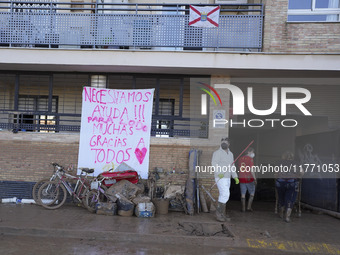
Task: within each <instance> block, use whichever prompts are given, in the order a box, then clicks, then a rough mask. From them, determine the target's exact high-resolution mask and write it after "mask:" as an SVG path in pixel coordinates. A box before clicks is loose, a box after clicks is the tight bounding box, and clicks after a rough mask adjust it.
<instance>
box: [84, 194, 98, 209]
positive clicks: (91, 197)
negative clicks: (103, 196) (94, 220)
mask: <svg viewBox="0 0 340 255" xmlns="http://www.w3.org/2000/svg"><path fill="white" fill-rule="evenodd" d="M99 193H100V192H99V191H98V190H91V191H90V192H88V193H87V194H86V197H85V203H84V205H85V207H86V209H87V210H89V211H90V212H91V213H95V212H96V204H97V203H98V202H99Z"/></svg>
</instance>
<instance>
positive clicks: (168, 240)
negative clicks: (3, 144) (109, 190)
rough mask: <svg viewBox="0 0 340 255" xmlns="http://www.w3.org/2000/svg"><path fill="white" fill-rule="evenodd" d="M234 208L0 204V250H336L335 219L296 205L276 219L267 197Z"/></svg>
mask: <svg viewBox="0 0 340 255" xmlns="http://www.w3.org/2000/svg"><path fill="white" fill-rule="evenodd" d="M254 209H255V211H254V212H253V213H241V212H240V211H239V203H237V202H236V201H230V204H229V213H230V216H231V218H232V220H231V222H227V223H224V225H222V224H221V223H218V222H216V221H215V219H214V215H213V214H212V213H200V214H198V215H194V216H188V215H185V214H184V213H181V212H169V213H168V214H167V215H156V217H155V218H137V217H121V216H105V215H96V214H91V213H89V212H88V211H86V210H83V208H80V207H76V206H74V205H66V206H64V207H62V208H60V209H57V210H46V209H44V208H42V207H40V206H37V205H28V204H21V205H20V204H19V205H16V204H0V218H1V222H0V233H1V237H0V254H264V255H265V254H340V241H339V235H340V221H339V220H338V219H336V218H333V217H331V216H328V215H322V214H317V213H313V212H310V211H307V210H303V214H302V217H301V218H298V217H297V216H296V215H293V218H292V222H291V223H285V222H283V221H282V220H281V219H280V218H279V217H278V216H277V215H275V214H274V212H273V210H272V209H273V206H272V203H265V202H261V203H260V202H258V203H255V204H254Z"/></svg>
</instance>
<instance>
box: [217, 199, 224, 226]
mask: <svg viewBox="0 0 340 255" xmlns="http://www.w3.org/2000/svg"><path fill="white" fill-rule="evenodd" d="M224 211H225V204H223V203H220V202H218V204H217V208H216V220H217V221H220V222H225V221H226V219H225V218H224V216H223V212H224Z"/></svg>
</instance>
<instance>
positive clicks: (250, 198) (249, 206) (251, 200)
mask: <svg viewBox="0 0 340 255" xmlns="http://www.w3.org/2000/svg"><path fill="white" fill-rule="evenodd" d="M253 201H254V196H250V197H249V200H248V206H247V211H249V212H252V211H253V209H252V208H251V205H252V204H253Z"/></svg>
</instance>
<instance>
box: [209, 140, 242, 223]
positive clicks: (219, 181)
mask: <svg viewBox="0 0 340 255" xmlns="http://www.w3.org/2000/svg"><path fill="white" fill-rule="evenodd" d="M229 146H230V141H229V138H228V137H225V138H222V139H221V146H220V148H219V149H218V150H216V151H215V152H214V153H213V156H212V160H211V165H212V166H213V167H214V169H215V172H214V177H215V182H216V185H217V188H218V192H219V197H218V204H217V208H216V220H217V221H220V222H224V221H230V218H229V217H228V216H227V214H226V203H227V202H228V200H229V197H230V178H231V177H232V178H233V179H234V180H235V183H236V184H239V180H238V178H237V173H236V168H235V166H234V155H233V153H232V152H231V151H230V149H229Z"/></svg>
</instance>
